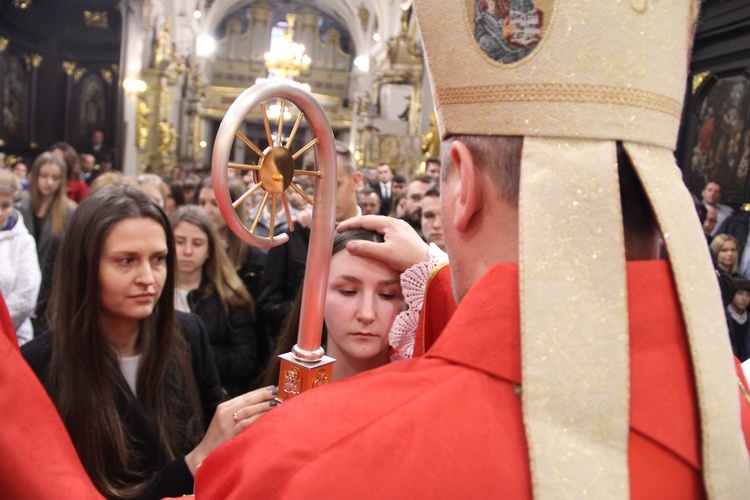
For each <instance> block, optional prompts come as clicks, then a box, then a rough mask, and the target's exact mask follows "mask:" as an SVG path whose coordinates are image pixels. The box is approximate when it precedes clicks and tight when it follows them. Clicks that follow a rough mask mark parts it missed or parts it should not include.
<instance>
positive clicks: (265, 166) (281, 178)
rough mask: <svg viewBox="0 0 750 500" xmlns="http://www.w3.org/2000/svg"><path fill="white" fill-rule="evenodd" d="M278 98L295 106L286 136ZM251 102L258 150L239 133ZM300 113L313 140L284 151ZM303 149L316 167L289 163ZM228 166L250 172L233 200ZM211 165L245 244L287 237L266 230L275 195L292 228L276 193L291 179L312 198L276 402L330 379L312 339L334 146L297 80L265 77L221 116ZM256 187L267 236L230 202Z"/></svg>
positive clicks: (324, 267) (322, 276) (329, 232)
mask: <svg viewBox="0 0 750 500" xmlns="http://www.w3.org/2000/svg"><path fill="white" fill-rule="evenodd" d="M271 99H278V100H280V102H279V105H280V113H279V118H278V127H277V128H276V130H274V132H276V139H275V140H274V137H273V134H272V132H271V130H272V129H271V124H270V123H269V120H268V116H267V114H266V107H265V102H266V101H268V100H271ZM285 100H286V101H288V102H291V103H293V104H294V105H295V106H297V108H298V109H299V111H300V113H299V115H298V117H297V119H296V121H295V123H294V125H293V127H292V128H291V131H290V132H289V136H288V139H286V140H284V136H283V132H284V113H285V109H286V107H285ZM256 106H259V107H260V110H261V114H262V116H263V123H264V126H265V132H266V136H267V140H268V143H269V144H270V146H269V147H267V148H266V149H265V150H261V149H260V148H259V147H258V146H257V145H255V144H254V143H253V142H252V141H251V140H249V139H248V138H247V137H245V136H244V135H243V134H242V132H240V127H241V126H242V124H243V122H244V121H245V118H246V117H247V116H248V114H249V113H250V112H251V111H252V110H253V109H254V108H255V107H256ZM302 118H305V121H306V122H307V124H308V126H309V128H310V131H311V132H312V135H313V139H312V140H311V141H309V142H308V143H307V144H306V145H304V146H303V147H302V148H300V149H299V150H297V151H291V150H290V149H289V148H290V146H291V145H292V142H293V140H294V137H295V135H296V133H297V131H298V129H299V125H300V123H301V121H302ZM235 137H238V138H239V139H240V140H241V141H242V142H243V143H245V144H246V145H247V146H248V147H249V148H250V149H251V150H253V151H254V152H255V153H256V154H257V155H258V157H259V159H258V163H257V165H252V164H241V163H233V162H230V161H229V154H230V152H231V150H232V147H233V144H234V139H235ZM310 148H313V151H314V153H315V165H316V167H315V168H316V170H314V171H309V170H298V169H296V168H295V166H296V165H295V161H296V160H297V159H299V158H300V157H301V156H302V154H303V153H305V152H306V151H307V150H308V149H310ZM229 168H234V169H238V170H243V171H251V172H252V173H253V180H254V184H253V185H252V186H250V188H249V189H248V190H247V191H246V192H245V193H244V194H243V195H242V196H240V198H238V199H237V200H236V201H235V202H234V203H232V200H231V198H230V196H229V187H228V185H229V176H228V169H229ZM211 171H212V177H213V183H214V190H215V192H216V201H217V203H218V206H219V210H220V211H221V215H222V216H223V217H224V219H225V220H226V222H227V226H228V227H229V229H231V230H232V231H233V232H234V233H235V234H236V235H237V236H239V237H240V238H242V239H243V240H244V241H246V242H247V243H249V244H251V245H255V246H260V247H274V246H278V245H281V244H283V243H286V241H287V240H288V239H289V237H288V236H287V235H286V234H281V235H274V232H273V227H274V217H275V214H276V207H277V206H278V205H277V203H278V202H279V201H280V202H281V203H283V205H284V209H285V211H286V214H287V219H288V220H289V226H290V230H292V231H293V230H294V226H293V221H292V220H291V217H289V209H288V203H287V200H286V195H285V194H284V192H285V191H286V189H287V188H288V187H289V186H292V188H293V189H295V190H296V191H297V192H299V193H300V194H301V195H303V197H305V199H306V200H307V201H308V202H309V203H311V204H312V205H313V207H314V208H313V216H312V226H311V230H310V245H309V248H308V252H307V262H308V265H307V266H306V269H305V278H304V281H303V285H302V311H301V316H300V326H299V332H298V336H297V344H296V345H295V346H294V347H293V348H292V352H291V353H288V354H284V355H282V356H281V368H280V374H279V399H281V400H282V401H283V400H286V399H289V398H290V397H293V396H295V395H297V394H299V393H300V392H304V391H305V390H307V389H310V388H313V387H317V386H319V385H323V384H325V383H327V382H328V381H329V380H330V379H331V366H332V363H333V361H334V360H333V359H332V358H330V357H328V356H325V353H324V351H323V348H322V347H321V345H320V343H321V342H320V341H321V335H322V331H323V310H324V307H325V298H326V288H327V282H328V270H329V268H330V264H331V262H330V258H331V248H332V246H333V233H334V223H335V216H336V151H335V147H334V139H333V132H332V131H331V126H330V125H329V123H328V119H327V118H326V116H325V112H324V111H323V108H322V107H321V106H320V104H319V103H318V102H317V101H316V100H315V98H313V97H312V95H311V94H310V93H309V92H307V91H306V90H304V89H303V88H302V87H301V86H300V85H299V84H295V83H290V82H279V81H266V82H261V83H258V84H256V85H254V86H252V87H250V88H249V89H247V90H245V91H244V92H243V93H242V94H240V96H239V97H237V99H236V100H235V101H234V102H233V103H232V105H231V106H230V107H229V110H228V111H227V114H226V115H225V116H224V119H223V120H222V122H221V125H220V127H219V132H218V134H217V135H216V141H215V143H214V151H213V157H212V161H211ZM294 175H309V176H312V177H313V178H314V179H315V195H314V200H310V199H309V198H308V197H307V196H306V195H304V194H303V192H302V191H301V189H299V187H298V186H297V185H296V184H294V182H293V177H294ZM256 191H260V192H262V193H264V194H263V201H262V202H261V204H260V206H259V208H258V214H260V213H261V211H262V210H263V208H264V206H265V204H266V203H268V202H270V203H271V208H272V210H271V222H270V229H271V230H270V233H269V236H268V237H267V238H266V237H260V236H256V235H255V234H254V232H255V226H256V224H257V220H258V217H256V218H255V220H254V221H253V222H252V224H251V227H250V228H247V227H246V226H245V224H244V223H243V222H242V221H241V220H240V218H239V217H238V216H237V213H236V212H235V208H236V207H237V206H239V205H241V204H242V203H244V202H245V200H246V199H247V198H248V197H249V196H251V195H252V194H253V193H255V192H256Z"/></svg>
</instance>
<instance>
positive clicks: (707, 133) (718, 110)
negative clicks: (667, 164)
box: [689, 74, 750, 197]
mask: <svg viewBox="0 0 750 500" xmlns="http://www.w3.org/2000/svg"><path fill="white" fill-rule="evenodd" d="M696 112H697V121H696V125H695V127H696V129H695V130H694V131H695V138H696V139H695V142H694V144H693V147H692V150H691V154H690V163H689V168H690V185H691V188H692V189H693V190H694V191H695V190H699V189H701V188H702V187H703V186H704V185H705V184H706V182H708V181H715V182H718V183H719V184H721V186H722V191H723V192H724V193H726V194H728V195H730V196H731V194H734V196H735V197H743V195H744V193H745V186H746V184H747V175H748V167H750V79H749V78H748V77H747V75H745V74H742V75H737V76H730V77H725V78H719V79H716V80H715V82H714V84H713V85H711V86H710V88H707V89H706V90H705V92H704V93H703V97H702V99H701V100H700V102H699V104H698V107H697V109H696Z"/></svg>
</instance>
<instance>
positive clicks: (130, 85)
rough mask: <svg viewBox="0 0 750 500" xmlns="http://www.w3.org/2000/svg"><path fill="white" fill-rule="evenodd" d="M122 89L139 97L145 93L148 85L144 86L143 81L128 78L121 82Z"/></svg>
mask: <svg viewBox="0 0 750 500" xmlns="http://www.w3.org/2000/svg"><path fill="white" fill-rule="evenodd" d="M122 88H123V89H125V92H126V93H128V94H131V95H140V94H142V93H144V92H145V91H146V89H147V88H148V85H146V82H144V81H143V80H140V79H136V78H133V77H131V76H128V77H125V80H123V81H122Z"/></svg>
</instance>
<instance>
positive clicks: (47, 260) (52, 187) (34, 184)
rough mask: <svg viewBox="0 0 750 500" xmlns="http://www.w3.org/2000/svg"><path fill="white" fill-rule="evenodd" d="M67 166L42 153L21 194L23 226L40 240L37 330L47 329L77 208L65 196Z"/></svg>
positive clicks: (34, 320)
mask: <svg viewBox="0 0 750 500" xmlns="http://www.w3.org/2000/svg"><path fill="white" fill-rule="evenodd" d="M66 178H67V166H66V164H65V160H63V158H62V156H60V155H59V154H57V153H53V152H51V151H48V152H46V153H42V154H40V155H39V156H37V158H36V159H35V160H34V163H33V164H32V165H31V180H30V181H29V190H28V191H25V192H24V193H23V194H22V195H21V200H20V201H19V202H18V206H17V208H18V211H19V212H21V215H22V216H23V223H24V225H25V226H26V229H28V230H29V233H31V235H32V236H33V237H34V240H35V241H36V251H37V257H38V258H39V267H40V269H41V271H42V284H41V286H40V289H39V296H38V297H37V304H36V310H35V315H34V317H32V323H33V326H34V331H35V332H36V333H41V332H42V331H44V330H46V329H47V317H46V309H47V302H48V300H49V294H50V291H51V289H52V274H53V272H54V267H55V260H56V259H55V256H56V255H57V249H58V248H59V246H60V240H61V239H62V236H63V234H64V233H65V229H66V227H67V226H68V222H69V221H70V218H71V217H72V216H73V212H74V211H75V209H76V204H75V203H74V202H73V201H71V200H70V199H69V198H68V196H67V195H66V194H65V179H66Z"/></svg>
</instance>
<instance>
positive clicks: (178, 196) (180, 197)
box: [167, 181, 185, 207]
mask: <svg viewBox="0 0 750 500" xmlns="http://www.w3.org/2000/svg"><path fill="white" fill-rule="evenodd" d="M167 185H168V186H169V192H170V193H172V199H174V206H175V207H181V206H182V205H184V204H185V191H183V190H182V182H180V181H171V182H169V183H168V184H167Z"/></svg>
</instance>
